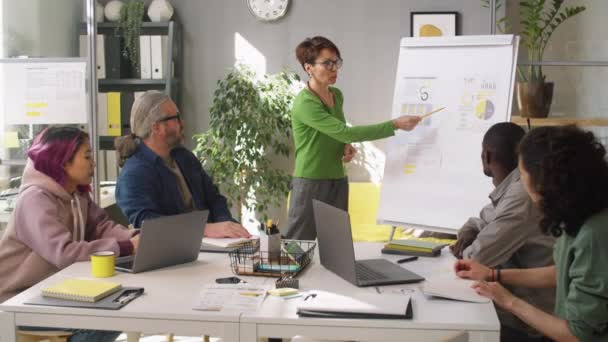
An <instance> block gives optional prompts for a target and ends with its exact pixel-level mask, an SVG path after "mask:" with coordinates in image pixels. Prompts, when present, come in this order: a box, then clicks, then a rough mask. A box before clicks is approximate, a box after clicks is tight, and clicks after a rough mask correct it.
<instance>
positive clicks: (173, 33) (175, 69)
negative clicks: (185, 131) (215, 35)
mask: <svg viewBox="0 0 608 342" xmlns="http://www.w3.org/2000/svg"><path fill="white" fill-rule="evenodd" d="M80 34H81V35H86V34H87V25H86V23H81V25H80ZM97 34H102V35H120V28H119V25H118V23H115V22H104V23H98V24H97ZM140 35H149V36H167V37H168V39H167V48H166V53H167V55H166V56H163V57H164V58H163V61H164V63H165V64H164V65H163V73H164V75H163V78H162V79H137V78H120V79H112V78H104V79H99V80H98V82H97V87H98V91H99V92H102V93H106V92H140V91H147V90H162V91H164V92H165V93H166V94H169V95H170V96H171V98H172V99H173V100H174V101H175V103H176V104H177V105H178V106H179V105H180V103H181V96H180V92H179V91H178V89H179V86H180V80H181V76H182V61H181V44H182V42H181V30H180V27H179V25H178V24H177V23H176V22H175V21H169V22H159V23H157V22H144V23H142V27H141V31H140ZM115 138H116V137H114V136H99V149H100V150H113V149H114V139H115Z"/></svg>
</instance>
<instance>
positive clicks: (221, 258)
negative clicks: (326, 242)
mask: <svg viewBox="0 0 608 342" xmlns="http://www.w3.org/2000/svg"><path fill="white" fill-rule="evenodd" d="M380 248H381V244H379V243H358V244H357V248H356V250H357V257H358V258H360V259H362V258H378V257H384V258H386V259H389V260H396V259H399V258H400V256H389V255H382V254H381V253H380ZM443 254H444V255H442V256H441V257H439V258H422V257H421V258H420V259H419V260H417V261H414V262H410V263H406V264H403V266H404V267H407V268H408V269H410V270H412V271H414V272H416V273H418V274H420V275H422V276H430V275H431V274H435V273H437V272H441V273H447V272H452V271H451V268H452V263H453V258H452V257H451V256H450V255H449V253H445V251H444V253H443ZM231 275H232V273H231V271H230V268H229V258H228V255H227V254H214V253H201V254H200V256H199V260H198V261H196V262H194V263H189V264H184V265H180V266H174V267H168V268H164V269H160V270H155V271H148V272H144V273H139V274H126V273H118V274H117V275H115V276H114V277H111V278H107V279H108V280H110V281H117V282H120V283H122V284H123V286H142V287H144V288H145V294H144V295H143V296H142V297H140V298H137V299H136V300H134V301H133V302H131V303H129V304H128V305H126V306H125V307H123V308H122V309H120V310H96V309H78V308H67V307H45V306H33V305H24V304H23V303H24V302H25V301H27V299H28V298H30V297H32V296H35V295H38V294H39V293H40V290H41V289H42V288H44V287H47V286H49V285H51V284H54V283H56V282H58V281H61V280H62V279H65V278H69V277H90V263H88V262H80V263H75V264H73V265H71V266H70V267H68V268H66V269H64V270H62V271H61V272H59V273H57V274H55V275H53V276H51V277H49V278H48V279H45V280H44V281H42V282H41V283H39V284H37V285H35V286H33V287H32V288H30V289H28V290H26V291H24V292H22V293H21V294H19V295H17V296H15V297H13V298H11V299H9V300H8V301H6V302H5V303H2V304H0V310H2V311H5V312H4V313H0V341H1V342H5V341H9V342H13V341H14V337H13V336H14V326H15V325H35V326H49V327H66V328H67V327H70V328H89V329H93V328H98V329H103V328H105V329H114V330H122V331H139V332H144V333H169V332H172V333H176V334H183V335H189V336H200V335H203V334H206V335H211V336H220V337H223V338H224V340H225V341H255V340H256V339H257V338H258V337H288V336H293V335H296V334H304V335H309V336H311V337H320V338H336V339H351V340H354V339H357V340H384V341H390V340H404V337H408V338H410V340H416V341H418V340H424V341H433V340H439V339H442V338H444V337H445V336H447V335H446V334H449V333H452V332H455V331H462V330H467V331H469V332H472V335H471V336H472V338H471V339H470V341H497V340H498V334H499V329H500V325H499V322H498V318H497V316H496V311H495V310H494V307H493V305H492V304H491V303H486V304H473V303H464V302H456V301H450V300H444V299H436V298H427V297H425V296H424V295H423V294H422V293H421V292H420V291H419V290H418V288H419V286H420V284H411V285H395V286H382V287H379V290H380V291H381V292H382V293H395V292H396V293H401V292H400V290H401V289H408V290H411V289H413V290H414V292H413V294H412V296H413V299H412V300H413V311H414V318H413V319H411V320H377V319H365V320H362V319H358V320H353V319H318V318H299V317H298V316H297V315H296V305H297V302H298V301H299V300H302V299H301V298H296V299H290V300H285V299H282V298H278V297H272V296H269V297H268V298H266V300H265V301H264V303H263V304H262V307H261V309H260V310H259V312H256V313H253V314H252V313H248V314H247V313H246V314H242V315H239V314H226V313H216V312H204V311H196V310H192V304H193V302H194V300H195V298H197V297H198V295H199V293H200V290H201V288H202V287H203V285H204V284H209V283H213V282H214V281H215V279H216V278H219V277H227V276H231ZM239 277H241V278H242V279H245V280H247V281H248V282H250V283H256V284H266V285H269V284H272V283H273V282H274V280H275V278H266V277H247V276H239ZM298 278H299V279H300V288H301V290H302V291H314V290H325V291H334V292H339V293H343V294H349V293H352V294H354V293H358V292H370V291H371V292H376V289H375V288H374V287H371V288H358V287H355V286H353V285H351V284H350V283H348V282H346V281H345V280H343V279H342V278H339V277H338V276H336V275H335V274H333V273H331V272H330V271H328V270H326V269H325V268H324V267H322V266H321V265H320V263H319V259H318V253H315V258H314V260H313V262H312V263H311V264H310V265H309V267H308V268H307V269H306V270H305V271H304V272H303V273H302V274H301V275H300V276H299V277H298Z"/></svg>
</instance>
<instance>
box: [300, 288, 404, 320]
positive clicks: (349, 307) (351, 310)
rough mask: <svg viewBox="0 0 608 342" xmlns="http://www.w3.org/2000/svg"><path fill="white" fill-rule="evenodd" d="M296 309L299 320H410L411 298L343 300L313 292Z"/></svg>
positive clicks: (388, 296) (359, 296)
mask: <svg viewBox="0 0 608 342" xmlns="http://www.w3.org/2000/svg"><path fill="white" fill-rule="evenodd" d="M304 298H305V299H304V300H302V302H301V303H300V304H298V306H297V313H298V315H299V316H303V317H328V318H384V319H391V318H392V319H410V318H412V317H413V312H412V307H411V297H410V296H406V295H391V294H382V295H379V294H369V293H365V294H363V293H361V294H357V295H355V296H345V295H341V294H337V293H332V292H325V291H314V292H311V293H308V294H306V295H305V296H304Z"/></svg>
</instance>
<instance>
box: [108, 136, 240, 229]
mask: <svg viewBox="0 0 608 342" xmlns="http://www.w3.org/2000/svg"><path fill="white" fill-rule="evenodd" d="M171 157H173V160H175V162H176V164H177V166H178V167H179V169H180V170H181V172H182V175H183V176H184V179H185V180H186V183H187V184H188V188H189V189H190V192H191V193H192V200H193V202H194V207H195V208H196V209H197V210H209V219H208V222H223V221H234V219H233V218H232V215H231V214H230V210H228V205H227V203H226V198H225V197H224V196H222V195H221V194H220V193H219V190H218V188H217V187H216V186H215V185H214V184H213V182H212V180H211V178H210V177H209V175H207V173H205V170H203V167H202V166H201V163H200V161H199V160H198V159H197V158H196V157H195V156H194V154H193V153H192V152H190V151H188V150H187V149H185V148H184V147H177V148H174V149H173V150H172V151H171ZM177 182H178V180H177V177H176V176H175V174H173V173H172V172H171V170H169V168H168V167H167V166H166V165H165V163H164V162H163V160H162V158H160V157H159V156H158V155H157V154H156V153H154V152H153V151H152V150H150V149H149V148H148V147H147V146H146V145H144V144H143V143H140V144H139V146H138V147H137V150H136V151H135V153H134V154H133V155H131V157H129V159H127V161H126V163H125V165H124V166H123V168H122V170H121V171H120V175H119V176H118V181H117V184H116V203H117V204H118V207H120V209H121V210H122V212H123V213H124V214H125V216H127V218H128V219H129V223H130V224H132V225H133V226H134V227H136V228H139V227H141V224H142V222H143V221H144V220H146V219H148V218H153V217H159V216H169V215H177V214H181V213H184V212H186V208H185V205H184V202H183V200H182V196H181V194H180V192H179V187H178V183H177Z"/></svg>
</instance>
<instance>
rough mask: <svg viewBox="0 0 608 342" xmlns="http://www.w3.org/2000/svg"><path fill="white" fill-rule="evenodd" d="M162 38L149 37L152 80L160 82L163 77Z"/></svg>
mask: <svg viewBox="0 0 608 342" xmlns="http://www.w3.org/2000/svg"><path fill="white" fill-rule="evenodd" d="M162 46H163V39H162V36H150V56H151V59H152V78H153V79H155V80H160V79H162V78H163V76H164V68H163V66H164V65H163V59H164V58H163V47H162Z"/></svg>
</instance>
